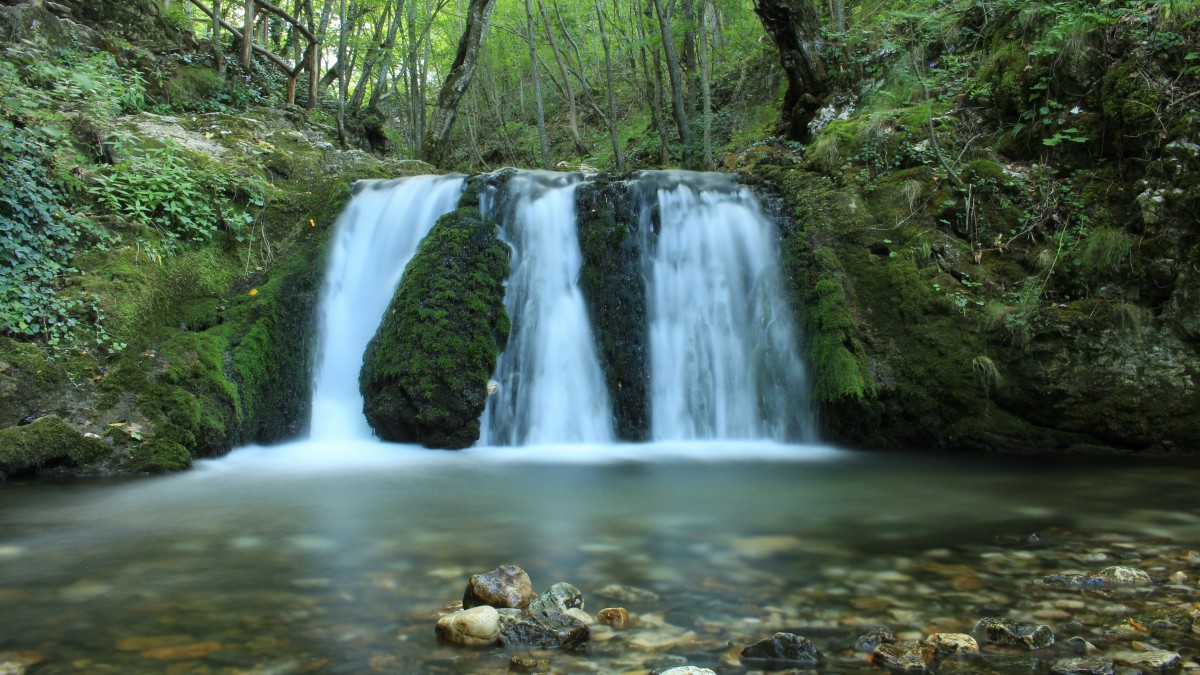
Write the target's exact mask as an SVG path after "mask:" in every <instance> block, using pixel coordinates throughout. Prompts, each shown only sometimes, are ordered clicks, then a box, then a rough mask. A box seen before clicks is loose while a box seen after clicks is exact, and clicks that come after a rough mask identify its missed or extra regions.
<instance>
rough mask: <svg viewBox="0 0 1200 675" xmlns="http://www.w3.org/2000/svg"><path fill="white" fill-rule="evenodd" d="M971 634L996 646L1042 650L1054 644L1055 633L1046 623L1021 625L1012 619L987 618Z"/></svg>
mask: <svg viewBox="0 0 1200 675" xmlns="http://www.w3.org/2000/svg"><path fill="white" fill-rule="evenodd" d="M971 632H972V633H974V634H975V635H980V636H983V638H984V639H985V640H986V641H987V642H990V643H991V644H995V645H1014V646H1018V647H1026V648H1028V649H1042V648H1044V647H1049V646H1050V645H1052V644H1054V631H1052V630H1050V627H1049V626H1047V625H1046V624H1044V623H1037V624H1032V623H1026V624H1019V623H1017V622H1016V621H1013V620H1011V619H1000V618H995V617H985V618H982V619H980V620H979V621H978V622H977V623H976V624H975V628H974V630H972V631H971Z"/></svg>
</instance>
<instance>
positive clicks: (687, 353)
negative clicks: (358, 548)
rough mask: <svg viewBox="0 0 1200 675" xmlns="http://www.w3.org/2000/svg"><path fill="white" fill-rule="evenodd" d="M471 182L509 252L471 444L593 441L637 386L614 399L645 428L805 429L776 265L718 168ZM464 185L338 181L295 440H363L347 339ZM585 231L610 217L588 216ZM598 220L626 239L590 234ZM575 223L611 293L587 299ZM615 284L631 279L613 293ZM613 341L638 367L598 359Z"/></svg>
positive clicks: (658, 436) (804, 393) (356, 365)
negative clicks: (493, 351)
mask: <svg viewBox="0 0 1200 675" xmlns="http://www.w3.org/2000/svg"><path fill="white" fill-rule="evenodd" d="M477 180H479V181H480V182H479V184H478V188H479V191H480V207H481V210H482V212H483V213H484V216H485V218H486V219H487V220H488V221H491V222H494V223H497V224H498V226H499V228H500V235H501V238H502V239H503V240H504V241H505V242H506V243H507V244H508V245H509V246H510V247H511V250H512V257H511V266H510V276H509V279H508V282H507V286H506V292H505V300H504V302H505V307H506V310H507V312H508V316H509V319H510V321H511V331H510V333H509V336H508V341H507V345H506V346H505V348H504V351H502V352H501V354H500V357H499V359H498V362H497V365H496V370H495V372H494V373H493V376H492V378H493V380H494V382H493V383H492V385H491V386H490V387H489V389H490V393H491V395H490V396H489V398H488V400H487V404H486V408H485V410H484V412H483V415H482V419H481V425H480V426H481V438H480V442H479V443H478V444H479V445H484V446H486V445H494V446H524V445H547V444H593V445H604V444H610V443H612V442H613V441H614V434H615V432H614V429H617V428H619V424H618V423H617V421H616V420H614V412H613V411H614V405H613V403H612V400H613V399H612V396H613V393H614V392H616V391H621V390H620V389H618V387H621V386H638V387H643V388H644V389H641V390H639V391H644V392H645V395H644V397H639V398H636V399H623V400H625V401H628V400H636V401H638V403H636V405H635V406H634V408H633V409H634V410H635V414H638V415H640V416H641V417H640V419H642V420H646V419H649V425H648V428H649V437H650V440H654V441H693V440H737V441H749V440H764V441H783V442H794V441H812V440H813V437H814V434H813V431H812V429H813V422H812V414H811V411H810V405H809V402H808V382H807V373H806V370H805V365H804V359H803V358H802V356H801V354H800V346H801V340H800V334H799V329H798V327H797V326H796V325H795V321H794V319H793V312H792V308H791V306H790V304H789V303H788V301H787V298H786V295H785V293H784V291H783V286H782V279H781V276H780V271H779V268H778V259H779V239H780V235H779V232H778V231H777V228H776V225H775V223H774V222H773V221H772V219H771V218H768V217H767V216H766V215H765V214H764V213H763V211H762V209H761V207H760V206H759V204H758V201H757V200H756V199H755V198H754V196H753V194H751V192H750V191H749V190H748V189H746V188H744V187H739V186H736V185H734V184H733V183H732V182H731V181H730V180H729V179H728V178H727V177H725V176H723V175H720V174H711V173H693V172H682V171H648V172H640V173H638V174H635V175H633V176H632V177H628V178H627V179H624V180H622V179H617V180H611V179H606V180H603V181H600V180H596V179H595V178H593V177H584V176H582V175H580V174H557V173H550V172H533V171H505V172H501V173H497V174H492V175H489V176H483V177H480V178H479V179H477ZM584 184H587V185H588V190H589V192H588V194H589V195H590V197H589V199H592V200H593V201H590V202H588V203H589V204H591V205H592V206H589V207H588V209H589V214H590V215H589V218H590V220H588V221H584V222H579V221H578V219H577V215H578V214H577V208H578V207H577V201H578V200H579V199H584V197H585V195H584V194H583V193H579V194H577V193H578V190H579V188H580V186H581V185H584ZM464 185H465V180H464V179H463V178H462V177H461V176H448V177H433V176H425V177H415V178H408V179H402V180H398V181H364V182H360V183H359V184H357V185H356V189H355V196H354V198H353V199H352V201H351V203H350V205H349V207H348V208H347V209H346V212H345V213H344V214H343V215H342V217H341V218H340V219H339V221H338V223H337V225H336V226H335V234H334V239H333V242H332V245H331V248H332V251H331V256H330V262H329V269H328V272H327V277H326V280H325V282H324V286H323V288H322V292H321V298H320V312H319V321H320V324H319V327H318V346H317V348H318V358H317V360H316V363H315V369H314V370H315V375H314V382H313V389H314V391H313V418H312V438H313V439H317V440H325V441H335V440H346V441H350V440H369V439H371V438H373V433H372V431H371V429H370V427H369V425H368V424H367V421H366V419H365V417H364V416H363V413H362V409H363V399H362V396H361V394H360V393H359V386H358V375H359V371H360V369H361V367H362V357H363V352H364V350H365V348H366V345H367V343H368V342H369V341H370V339H371V338H372V336H373V335H374V333H375V331H376V330H377V329H378V326H379V324H380V321H381V320H382V315H383V313H384V311H385V310H386V308H387V306H388V304H389V302H390V300H391V298H392V296H393V294H394V292H395V289H396V287H397V285H398V284H399V281H400V276H401V274H402V273H403V271H404V268H405V266H406V265H407V264H408V262H409V260H410V259H411V258H412V256H413V255H414V254H415V252H416V250H417V247H418V245H419V243H420V241H421V239H422V238H423V237H424V236H425V235H426V234H427V233H428V232H429V231H430V229H431V228H432V227H433V225H434V223H435V221H436V220H437V219H438V218H439V217H440V216H441V215H443V214H445V213H447V212H448V211H450V210H451V209H453V208H454V207H455V205H456V204H457V202H458V200H459V198H460V196H461V194H462V192H463V189H464ZM596 199H600V200H601V201H599V202H597V201H595V200H596ZM604 205H607V206H604ZM596 208H600V210H601V211H603V209H604V208H609V209H610V211H609V212H610V214H611V213H620V214H622V215H621V218H620V219H619V220H620V223H623V224H618V225H613V224H612V223H615V222H616V221H614V220H612V219H611V215H610V216H608V217H609V218H610V219H609V220H607V221H604V222H607V223H609V225H602V224H601V225H598V224H597V223H599V222H600V221H597V220H595V219H596V218H598V217H599V216H597V215H596ZM613 209H615V211H613ZM603 227H608V228H610V229H609V230H604V229H596V228H603ZM613 227H617V228H624V229H621V230H620V231H621V232H623V233H632V234H633V236H632V237H630V236H628V235H627V234H620V235H619V236H614V237H609V236H608V235H604V236H601V235H600V233H602V232H610V233H611V232H614V231H615V230H612V229H611V228H613ZM588 228H592V229H588ZM585 230H586V231H587V232H588V233H589V234H588V239H587V241H588V242H589V243H588V246H589V249H588V251H589V253H588V255H589V256H593V257H591V258H588V260H592V261H593V262H592V263H590V264H595V258H594V256H597V255H602V256H607V257H605V258H604V260H607V261H608V262H606V263H605V264H616V263H613V260H614V258H613V256H614V255H618V257H619V259H620V260H621V261H623V262H621V263H620V264H621V265H625V267H622V268H621V269H622V270H624V272H622V273H621V276H619V277H612V278H614V279H619V280H620V281H619V284H620V286H619V287H616V288H617V292H618V294H617V295H605V293H608V292H611V291H612V290H613V289H612V288H611V287H605V286H604V285H603V278H604V274H602V273H600V272H598V271H597V269H598V268H593V267H587V266H586V264H585V258H584V255H583V253H582V252H581V250H580V236H581V235H580V233H581V232H583V231H585ZM610 240H611V241H610ZM606 242H607V243H606ZM606 246H608V247H610V248H605V247H606ZM597 247H599V248H597ZM619 247H624V248H619ZM617 251H619V254H617V253H614V252H617ZM585 273H586V274H585ZM582 277H586V278H587V279H588V280H589V282H588V283H589V285H588V286H587V288H586V289H585V288H584V287H582V286H581V278H582ZM597 279H599V280H600V281H599V282H597V281H596V280H597ZM631 288H636V289H637V292H631V293H627V294H622V293H623V292H624V291H623V290H622V289H631ZM643 290H644V293H643V292H642V291H643ZM585 291H586V292H585ZM589 294H590V295H589ZM597 298H610V299H611V298H620V302H621V303H625V304H624V305H618V309H617V310H615V311H618V312H621V313H623V317H624V318H625V319H626V320H624V321H620V322H615V323H614V321H613V319H612V316H613V315H612V314H611V312H612V311H614V310H611V309H610V310H608V311H609V312H610V313H609V314H607V315H597V314H595V313H592V312H594V310H595V303H596V301H597ZM629 303H633V304H632V305H630V304H629ZM609 307H610V308H611V307H612V305H611V303H610V305H609ZM621 307H627V308H628V309H620V308H621ZM605 316H607V317H608V318H607V319H606V318H605ZM643 316H644V317H646V318H645V320H643V319H642V318H641V317H643ZM629 317H637V318H636V319H635V320H634V321H633V322H632V323H631V322H630V321H628V320H627V319H628V318H629ZM593 321H595V322H598V325H595V326H594V325H593ZM616 323H619V324H620V325H616ZM639 327H640V328H639ZM606 331H608V332H606ZM612 331H617V332H616V333H614V332H612ZM617 335H619V336H620V337H619V339H614V336H617ZM598 344H604V345H605V349H606V350H608V351H606V352H605V353H604V355H601V354H599V353H598V350H597V345H598ZM614 345H616V346H620V347H621V349H620V350H619V351H618V352H616V353H618V354H624V353H640V354H647V355H648V358H645V359H644V360H638V361H636V363H639V364H647V363H648V364H649V365H648V367H647V366H645V365H641V366H638V367H635V368H634V370H635V371H636V373H633V374H630V373H625V372H624V371H622V370H620V369H619V368H617V369H614V368H615V366H614V365H613V363H614V361H622V359H614V357H613V355H612V354H613V352H612V350H613V349H614ZM625 345H628V346H629V349H635V350H638V351H637V352H631V351H626V349H625ZM625 361H627V362H628V360H625ZM618 365H619V364H618ZM624 367H625V369H626V370H628V365H627V363H626V365H625V366H624ZM606 369H608V370H607V371H606ZM647 371H649V376H648V377H647V376H646V373H647ZM606 372H607V373H608V374H609V375H613V374H619V376H618V377H607V378H606ZM609 387H613V390H614V391H613V392H610V391H609ZM624 405H626V410H629V409H630V408H628V404H627V403H626V404H624ZM622 419H624V416H623V417H622ZM642 428H643V429H646V428H647V427H646V426H643V427H642Z"/></svg>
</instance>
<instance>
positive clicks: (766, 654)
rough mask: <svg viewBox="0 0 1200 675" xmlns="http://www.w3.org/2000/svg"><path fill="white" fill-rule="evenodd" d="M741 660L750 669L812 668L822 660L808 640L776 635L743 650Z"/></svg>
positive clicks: (790, 635) (783, 634) (794, 636)
mask: <svg viewBox="0 0 1200 675" xmlns="http://www.w3.org/2000/svg"><path fill="white" fill-rule="evenodd" d="M740 660H741V662H742V664H743V665H745V666H747V667H750V668H795V667H798V668H811V667H812V666H815V665H816V664H817V662H818V661H820V660H821V653H820V652H819V651H817V646H816V645H814V644H813V643H812V642H810V641H809V640H808V639H807V638H803V637H800V636H799V635H796V634H794V633H776V634H774V635H772V636H771V637H769V638H763V639H761V640H759V641H758V642H755V643H754V644H752V645H750V646H748V647H746V648H745V649H743V650H742V655H741V657H740Z"/></svg>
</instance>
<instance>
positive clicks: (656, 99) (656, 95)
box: [637, 11, 670, 166]
mask: <svg viewBox="0 0 1200 675" xmlns="http://www.w3.org/2000/svg"><path fill="white" fill-rule="evenodd" d="M637 33H638V44H639V45H640V46H641V47H640V51H641V58H642V71H643V74H644V76H645V78H646V81H647V82H648V84H647V86H648V87H649V89H650V92H649V94H648V95H647V96H646V101H647V103H648V104H649V106H650V124H651V125H652V126H653V127H654V131H655V133H657V134H658V141H659V142H658V164H659V166H666V164H667V161H668V160H669V159H670V157H669V156H668V155H667V150H668V147H667V133H666V128H665V127H664V124H665V122H664V120H663V119H662V76H661V75H660V74H659V69H658V61H657V59H656V60H655V62H654V73H653V75H651V72H650V62H649V59H648V58H646V30H645V28H644V27H643V26H642V16H641V13H640V11H639V12H638V16H637ZM654 55H655V56H656V57H657V56H658V52H655V53H654Z"/></svg>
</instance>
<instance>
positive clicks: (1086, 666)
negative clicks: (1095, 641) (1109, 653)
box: [1050, 656, 1113, 675]
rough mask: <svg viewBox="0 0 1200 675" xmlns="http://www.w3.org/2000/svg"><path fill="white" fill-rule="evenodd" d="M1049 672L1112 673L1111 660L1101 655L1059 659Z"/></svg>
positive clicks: (1070, 674) (1066, 674) (1065, 674)
mask: <svg viewBox="0 0 1200 675" xmlns="http://www.w3.org/2000/svg"><path fill="white" fill-rule="evenodd" d="M1050 672H1052V673H1056V674H1058V675H1113V660H1112V659H1108V658H1104V657H1103V656H1090V657H1088V658H1083V659H1059V660H1058V661H1056V662H1055V663H1054V667H1052V668H1051V669H1050Z"/></svg>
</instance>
